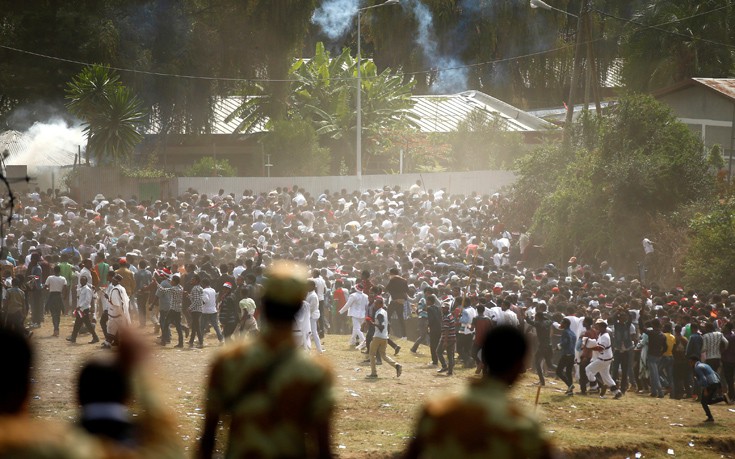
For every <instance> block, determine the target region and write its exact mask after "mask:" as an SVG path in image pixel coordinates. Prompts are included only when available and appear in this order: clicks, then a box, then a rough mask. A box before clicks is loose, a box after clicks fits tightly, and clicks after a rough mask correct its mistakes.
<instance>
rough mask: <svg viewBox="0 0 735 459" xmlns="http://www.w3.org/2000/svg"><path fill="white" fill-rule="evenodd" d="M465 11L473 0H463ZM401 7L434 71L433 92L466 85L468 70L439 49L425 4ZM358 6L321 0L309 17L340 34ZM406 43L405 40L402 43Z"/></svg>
mask: <svg viewBox="0 0 735 459" xmlns="http://www.w3.org/2000/svg"><path fill="white" fill-rule="evenodd" d="M463 2H464V3H466V5H465V7H466V8H467V10H468V11H472V12H476V11H477V10H479V8H480V5H479V3H478V2H477V0H463ZM401 5H402V6H403V8H404V10H405V11H408V12H409V13H411V14H412V15H413V16H414V17H415V18H416V22H417V23H418V30H417V34H416V40H415V41H416V44H417V45H418V46H419V47H420V49H421V52H422V54H423V55H424V58H425V60H426V63H427V64H428V65H429V66H430V67H431V68H432V69H435V71H436V80H435V81H434V82H433V85H432V90H433V92H435V93H443V94H446V93H455V92H460V91H464V90H466V89H467V87H468V84H467V81H468V75H469V73H468V70H467V69H466V68H460V67H462V65H463V63H462V61H461V60H460V59H458V58H457V57H455V55H457V54H459V53H458V52H453V53H442V52H441V51H440V47H439V44H438V42H437V39H436V33H435V30H434V18H433V16H432V14H431V11H430V10H429V8H428V7H427V6H426V5H425V4H424V3H423V2H422V1H421V0H402V1H401ZM359 8H360V0H324V2H323V3H322V4H321V6H319V8H317V9H316V10H315V11H314V14H313V15H312V17H311V21H312V22H313V23H314V24H316V25H318V26H319V28H320V29H321V30H322V32H323V33H324V34H325V35H326V36H327V37H329V38H330V39H331V40H336V39H338V38H339V37H342V36H343V35H344V34H345V33H347V31H349V30H350V29H351V28H352V27H353V23H352V21H353V20H354V18H355V16H356V15H357V10H358V9H359ZM406 46H408V44H407V45H406Z"/></svg>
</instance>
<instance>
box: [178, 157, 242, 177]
mask: <svg viewBox="0 0 735 459" xmlns="http://www.w3.org/2000/svg"><path fill="white" fill-rule="evenodd" d="M236 173H237V171H236V170H235V168H234V167H232V165H231V164H230V161H228V160H226V159H216V158H213V157H211V156H205V157H204V158H202V159H200V160H199V161H197V162H196V163H194V164H193V165H192V166H191V167H190V168H189V169H187V170H186V172H185V176H186V177H234V176H235V174H236Z"/></svg>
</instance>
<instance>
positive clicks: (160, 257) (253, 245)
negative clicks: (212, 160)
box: [0, 182, 735, 457]
mask: <svg viewBox="0 0 735 459" xmlns="http://www.w3.org/2000/svg"><path fill="white" fill-rule="evenodd" d="M507 205H508V203H507V201H506V200H505V199H504V198H503V196H501V195H500V194H495V195H492V196H490V195H480V194H473V195H470V196H453V195H449V194H448V193H447V192H446V191H445V190H428V189H426V188H425V187H424V186H423V184H422V183H420V182H419V183H416V184H415V185H413V186H411V187H410V188H409V189H407V190H401V189H400V188H398V187H396V188H389V187H385V188H383V189H377V190H369V191H365V192H348V191H347V190H341V191H339V192H330V191H327V190H325V191H324V192H323V193H321V194H319V195H318V196H312V195H310V194H309V193H307V192H305V191H304V190H303V189H299V188H298V187H296V186H294V187H292V188H276V189H274V190H273V191H270V192H267V193H266V192H264V193H255V192H252V191H250V190H245V191H244V192H243V193H242V194H241V195H239V196H238V195H235V194H234V193H230V194H226V193H225V192H224V190H220V191H219V193H217V194H215V195H212V196H207V195H205V194H199V193H197V192H196V191H195V190H189V191H188V192H186V193H184V194H183V195H181V196H179V197H177V198H175V199H169V200H155V201H152V200H137V199H136V198H135V197H133V198H131V199H127V200H126V199H123V198H122V197H116V198H108V197H106V196H104V195H102V194H99V195H97V196H95V199H93V200H92V201H90V202H86V203H81V204H80V203H77V202H75V201H73V200H72V199H70V198H69V197H67V196H59V194H58V192H54V191H52V190H49V191H47V192H41V191H40V190H36V191H35V192H33V193H30V194H29V195H28V196H26V197H24V198H23V199H22V200H21V201H20V203H19V205H18V206H17V208H16V209H15V214H14V216H13V223H12V226H11V227H10V231H9V232H8V234H6V235H5V236H4V238H3V239H2V247H3V250H2V260H0V263H1V264H0V267H1V268H2V276H3V280H4V285H5V288H4V289H3V309H2V312H3V318H2V320H3V323H4V324H5V325H6V327H7V328H9V329H11V330H15V331H16V332H19V333H24V334H26V336H30V335H31V334H33V333H47V332H48V333H50V334H51V335H52V336H53V337H59V334H60V321H61V317H62V316H64V315H73V316H74V318H75V320H74V326H73V331H72V333H71V335H70V336H69V337H67V340H68V341H70V342H72V343H76V342H77V340H78V338H79V336H80V335H81V334H89V335H90V338H91V340H90V341H89V342H90V344H95V343H101V345H102V346H104V347H115V346H118V345H120V346H122V347H124V344H123V341H124V339H123V338H122V335H124V334H125V330H126V329H127V328H128V327H131V326H137V327H141V328H145V327H153V328H154V331H155V333H156V334H157V335H158V336H157V343H158V345H161V346H166V345H169V344H171V342H172V340H173V339H174V337H173V336H172V331H171V328H173V329H174V330H175V331H176V337H175V338H176V344H175V346H176V347H184V344H185V340H186V339H188V346H189V347H199V348H201V347H204V346H205V345H220V344H223V343H225V342H226V341H228V340H233V338H234V337H235V336H237V335H250V336H254V337H258V340H259V341H258V342H261V343H264V344H263V346H264V347H262V348H252V347H249V346H251V345H249V344H248V345H244V344H242V343H241V340H236V341H237V342H236V345H235V346H233V347H232V348H228V349H227V350H226V351H225V352H226V354H223V357H222V359H225V357H224V356H229V358H232V359H235V360H238V359H239V360H243V359H255V361H258V362H261V363H259V364H258V365H260V367H259V369H257V368H255V369H254V368H252V367H247V368H243V369H242V370H241V371H242V374H240V375H239V378H240V379H243V381H242V383H239V385H237V384H235V385H233V383H232V381H236V380H239V379H238V378H231V377H229V376H227V374H229V373H228V372H231V371H239V370H235V369H234V368H233V367H231V366H227V365H225V361H226V360H223V361H222V362H219V361H218V362H217V363H215V365H214V367H213V373H212V378H211V381H210V391H212V392H210V394H209V398H210V402H211V403H212V406H211V407H209V408H208V413H209V416H208V420H207V423H206V426H205V427H206V429H205V432H206V433H207V434H206V435H205V436H204V438H203V440H202V442H203V451H207V450H211V444H212V443H211V442H213V435H214V432H212V429H214V428H215V427H216V424H217V420H218V419H219V417H220V416H221V415H222V414H223V412H224V411H228V410H232V409H233V408H232V406H233V405H232V402H233V400H234V399H233V397H234V398H237V396H238V394H239V393H240V392H243V390H242V387H246V388H248V389H249V391H254V392H257V391H268V390H269V388H268V387H264V386H262V380H263V379H268V378H261V383H258V382H257V378H255V380H256V381H255V382H248V381H249V380H250V378H251V377H253V374H254V375H256V376H257V375H260V376H263V375H264V374H265V375H269V374H271V372H273V371H276V370H277V369H279V368H280V367H281V364H280V362H283V361H284V359H285V360H289V359H301V358H302V356H303V355H304V354H306V353H299V354H297V355H299V357H295V355H296V354H293V353H291V352H290V351H284V352H280V351H279V349H281V348H282V347H283V346H285V344H283V343H285V342H286V341H288V342H289V343H292V344H293V343H296V345H297V346H298V347H302V348H304V349H306V350H307V351H310V352H314V353H323V352H328V347H329V346H333V345H335V344H334V343H336V342H337V340H339V339H340V338H332V337H329V338H328V340H329V341H326V340H325V336H326V335H334V334H345V335H349V343H350V345H352V346H355V347H357V348H358V349H361V350H363V352H365V353H366V354H367V361H369V362H370V367H371V372H370V374H369V375H367V377H368V378H376V377H378V373H377V366H378V365H380V364H382V363H383V362H385V363H387V364H389V365H391V366H392V367H393V368H394V370H395V376H396V377H400V376H401V374H402V372H403V366H402V365H401V364H400V363H398V362H396V361H395V360H394V359H393V358H392V357H391V356H389V355H388V354H386V350H387V348H388V347H389V346H390V347H391V348H392V349H393V354H394V356H395V355H398V354H399V352H400V351H401V349H402V347H401V345H402V344H403V346H406V347H408V346H407V345H409V344H410V345H411V346H410V351H411V352H418V350H419V348H420V347H421V346H428V350H429V354H430V355H431V362H430V363H431V364H433V365H435V366H436V367H437V368H436V371H437V372H439V373H441V374H445V375H447V376H451V375H453V374H454V373H455V367H456V365H457V364H459V365H463V366H465V367H471V368H474V369H475V372H476V373H478V374H480V373H482V374H483V375H484V376H486V377H490V378H491V379H492V378H495V380H498V379H499V380H500V381H503V382H504V383H507V384H506V386H507V385H508V384H511V383H512V382H513V381H515V380H516V379H517V377H518V375H519V374H520V373H517V372H516V370H517V368H516V365H518V364H519V362H521V363H520V364H522V361H523V357H524V355H525V347H523V350H524V352H521V353H520V354H519V355H515V354H513V358H512V359H511V358H510V357H508V359H509V360H503V358H501V357H507V355H506V354H508V353H507V352H505V351H504V352H500V351H499V348H497V349H496V348H489V347H488V346H489V345H488V340H486V339H485V338H486V337H487V336H490V335H489V333H493V332H495V331H497V333H498V334H497V336H500V337H501V338H498V339H501V342H502V340H513V339H516V335H512V334H510V335H508V334H507V333H510V332H508V330H514V331H515V332H517V333H518V336H520V337H521V338H520V339H521V341H523V342H524V343H529V350H530V354H531V357H530V361H531V362H533V366H534V369H535V370H536V372H537V374H538V377H539V384H540V385H545V382H546V375H547V373H548V372H549V371H552V370H554V369H555V370H556V375H557V376H558V377H559V379H560V380H562V381H563V382H564V384H565V387H566V393H567V394H568V395H570V396H572V395H574V394H591V393H595V394H598V395H599V396H601V397H604V396H605V394H606V392H607V391H608V390H610V391H611V394H613V396H614V397H615V398H620V397H622V396H623V395H624V394H625V393H627V392H629V391H631V390H635V391H637V392H640V393H646V394H650V395H651V396H653V397H659V398H662V397H664V396H665V395H667V394H668V395H669V396H670V397H671V398H683V397H693V396H695V395H696V396H697V397H698V400H699V401H700V402H701V404H702V406H703V408H704V410H705V413H706V414H707V420H708V421H712V420H713V419H714V417H713V415H712V413H711V410H710V408H709V405H711V404H714V403H717V402H720V401H726V402H728V401H729V400H728V397H732V396H734V395H735V393H734V392H733V374H734V373H735V344H733V341H734V340H735V334H733V327H732V324H731V323H730V321H729V319H730V317H731V314H732V312H733V307H735V295H730V294H729V292H727V291H721V292H716V293H713V292H702V291H697V290H689V289H682V288H671V289H664V288H661V287H658V286H656V285H655V284H650V283H642V282H641V280H642V279H641V277H642V276H641V274H640V272H637V273H634V274H632V275H629V274H627V273H623V272H621V273H617V272H616V271H615V269H614V268H613V267H612V266H610V265H609V264H608V263H607V262H606V261H602V262H593V261H592V260H590V261H589V262H584V263H583V261H584V260H578V259H577V257H572V258H570V259H569V261H568V263H566V264H562V263H546V264H543V263H538V264H539V266H533V263H534V259H537V258H535V257H533V253H532V251H533V250H534V246H533V245H532V244H531V238H530V235H529V233H528V232H527V231H525V230H524V229H523V228H519V229H515V228H507V227H506V225H505V224H504V213H505V210H506V207H507ZM649 242H650V241H649ZM644 246H645V243H644ZM651 247H652V245H651ZM652 253H653V250H652V248H651V250H650V253H649V251H648V250H646V254H645V255H646V258H645V260H644V261H643V262H644V265H645V264H648V263H651V260H652V256H651V254H652ZM278 260H292V261H298V262H300V263H303V264H304V265H305V266H307V267H308V269H309V271H308V275H306V274H304V275H303V276H301V277H299V279H301V278H302V277H303V278H304V283H303V284H304V285H303V296H301V293H299V294H297V295H291V296H289V294H288V292H292V291H293V290H294V288H291V289H289V288H286V287H284V285H288V282H291V283H296V284H298V285H299V286H298V288H295V290H296V291H298V292H301V289H302V287H301V284H300V280H298V281H297V280H294V279H293V278H292V276H291V277H290V276H289V275H288V274H287V273H283V272H280V271H278V270H276V272H275V274H273V271H271V274H270V275H269V273H268V271H267V269H269V268H273V267H278V266H279V263H278ZM294 269H295V268H294ZM642 271H643V272H645V270H642ZM307 277H308V281H307V280H306V278H307ZM273 279H279V280H280V281H279V282H281V283H280V284H277V285H276V286H274V285H271V286H270V288H269V287H268V285H269V282H270V281H272V280H273ZM289 279H290V281H289ZM643 281H644V282H645V279H643ZM284 282H285V283H286V284H284ZM278 290H281V291H282V292H281V293H283V294H284V295H285V297H280V296H278V295H276V294H275V293H273V292H274V291H278ZM269 295H270V296H269ZM296 297H299V299H298V301H296V300H295V298H296ZM284 304H288V305H294V304H297V305H298V307H297V308H296V309H294V310H293V311H291V309H292V308H284V307H283V305H284ZM268 305H270V306H271V310H270V312H269V309H268ZM274 305H280V306H281V312H280V313H279V312H274V309H273V308H274ZM283 311H288V313H284V312H283ZM279 314H285V316H283V315H279ZM49 319H50V322H51V327H48V326H44V325H43V324H44V322H47V321H48V320H49ZM274 324H275V325H274ZM286 329H288V333H287V334H288V337H289V338H288V339H286V338H285V335H286V333H285V330H286ZM501 332H502V333H501ZM503 333H506V335H503ZM503 336H504V337H505V338H502V337H503ZM409 337H411V338H412V341H413V343H410V342H408V341H407V339H408V338H409ZM215 339H216V341H215ZM323 340H324V341H326V342H324V341H323ZM491 342H493V343H496V344H497V341H491ZM243 346H244V347H243ZM524 346H525V344H524ZM287 347H288V346H286V347H284V349H286V348H287ZM288 348H289V349H290V347H288ZM248 356H249V357H248ZM258 359H260V360H258ZM271 359H272V360H273V361H275V362H278V365H276V366H275V367H271V366H269V365H268V364H267V362H268V361H270V360H271ZM299 362H301V361H300V360H299ZM298 365H303V368H304V372H305V373H308V374H309V375H310V377H311V378H313V379H310V380H309V381H311V382H310V384H315V385H317V386H318V387H320V388H321V387H324V386H325V385H328V384H327V382H326V381H327V380H328V375H327V374H326V373H323V372H322V370H319V371H317V370H314V369H313V367H311V366H309V365H307V364H306V363H304V362H301V363H298V364H297V363H294V364H293V366H294V367H297V366H298ZM253 371H255V373H251V372H253ZM246 380H247V381H246ZM496 382H497V381H496ZM575 383H576V384H578V385H579V390H578V391H575V389H576V387H575ZM259 384H261V385H259ZM251 385H252V387H251ZM317 392H319V393H322V391H321V390H320V391H317ZM487 393H492V394H495V395H493V396H496V395H497V393H496V392H494V391H487ZM499 393H502V391H500V392H499ZM482 394H486V392H484V391H480V392H477V393H474V392H473V395H472V397H480V398H481V397H482V396H483V395H482ZM243 403H244V402H243ZM305 403H306V402H305ZM309 403H319V406H318V407H314V410H313V411H311V412H310V414H309V415H310V416H312V415H315V414H317V413H322V414H324V416H327V415H328V413H329V412H330V409H329V406H331V403H332V402H331V400H330V398H329V395H328V394H327V393H324V395H323V396H321V397H320V400H318V401H317V400H316V399H315V400H312V401H310V402H309ZM459 405H461V404H459ZM238 406H239V405H238ZM247 406H249V405H247V404H245V405H242V407H241V408H243V409H245V408H246V407H247ZM506 408H508V407H506ZM508 409H510V408H508ZM430 412H434V411H432V410H429V413H430ZM229 414H230V415H231V416H235V417H236V416H237V415H238V413H237V411H229ZM427 416H428V414H427ZM304 417H307V416H306V414H304ZM263 422H265V421H263ZM422 422H423V421H422ZM488 422H489V421H488ZM429 424H430V423H429ZM420 425H422V426H423V425H424V424H420ZM427 425H428V424H427ZM261 427H262V429H265V430H268V429H270V425H267V426H261ZM322 427H324V428H326V426H322ZM313 428H314V429H315V430H314V431H313V432H312V433H313V435H314V436H315V437H316V439H317V445H323V438H322V435H323V434H324V432H323V431H322V430H323V429H321V428H320V425H319V423H318V422H317V423H316V424H315V425H314V426H313ZM422 428H423V427H422ZM432 428H434V427H426V429H428V430H426V431H427V432H430V431H431V429H432ZM262 429H261V433H262ZM256 431H258V429H256ZM251 434H252V435H255V434H254V433H252V432H251ZM272 434H273V435H280V434H278V433H275V432H273V433H272ZM284 435H285V434H284ZM274 438H277V437H274ZM417 438H418V437H417ZM427 438H433V437H432V436H431V435H429V437H427ZM231 440H232V439H231ZM241 440H242V439H239V440H238V441H241ZM242 441H245V440H242ZM542 443H543V442H542ZM529 444H530V443H529ZM251 446H252V445H251ZM230 447H231V448H233V450H235V451H242V450H241V449H240V448H246V449H247V448H248V447H250V446H242V445H239V444H238V445H232V444H231V445H230ZM317 449H319V447H317ZM410 449H411V451H413V452H414V453H415V454H419V452H418V451H419V450H421V451H423V452H422V453H421V454H426V450H425V449H422V447H421V445H412V446H411V448H410ZM438 450H441V448H439V449H438ZM302 452H303V451H299V452H295V451H291V452H289V453H288V454H287V455H290V456H293V457H299V456H297V455H296V456H294V454H297V453H298V454H300V453H302ZM537 452H538V453H539V454H541V452H548V450H547V448H545V447H541V446H540V447H539V448H537ZM414 453H412V454H414ZM544 454H545V453H544ZM204 455H205V456H206V454H204ZM534 455H535V454H534ZM237 456H238V454H235V456H234V457H237ZM422 457H423V456H422Z"/></svg>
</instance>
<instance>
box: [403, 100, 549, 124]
mask: <svg viewBox="0 0 735 459" xmlns="http://www.w3.org/2000/svg"><path fill="white" fill-rule="evenodd" d="M412 99H413V100H414V102H415V103H416V105H415V106H414V108H413V112H414V114H415V115H416V116H417V117H418V121H417V123H418V125H419V129H420V130H421V132H454V131H456V130H457V126H458V125H459V123H461V122H462V121H464V120H465V119H466V118H467V116H468V115H469V114H470V113H472V112H473V111H474V110H481V111H483V112H485V113H488V114H491V115H494V116H497V117H499V118H501V119H502V120H504V121H505V126H506V129H507V130H508V131H513V132H533V131H546V130H549V129H554V128H555V126H554V125H553V124H551V123H549V122H547V121H544V120H542V119H541V118H537V117H535V116H533V115H530V114H529V113H527V112H524V111H523V110H520V109H518V108H516V107H514V106H512V105H510V104H507V103H505V102H503V101H501V100H499V99H496V98H494V97H492V96H489V95H487V94H484V93H482V92H479V91H465V92H461V93H459V94H451V95H445V96H414V97H412Z"/></svg>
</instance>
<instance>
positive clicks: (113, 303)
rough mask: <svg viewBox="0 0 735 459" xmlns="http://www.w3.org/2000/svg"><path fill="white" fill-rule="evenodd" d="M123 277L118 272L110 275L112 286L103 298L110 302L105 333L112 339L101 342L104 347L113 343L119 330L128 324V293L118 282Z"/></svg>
mask: <svg viewBox="0 0 735 459" xmlns="http://www.w3.org/2000/svg"><path fill="white" fill-rule="evenodd" d="M122 279H123V277H122V276H121V275H120V274H115V275H114V276H113V277H112V288H111V289H110V293H109V294H106V295H105V298H106V299H107V301H108V302H109V303H110V306H109V310H108V311H107V316H108V318H109V320H108V321H107V334H108V339H109V338H111V339H112V341H105V343H107V344H103V346H105V347H110V346H111V345H112V344H115V343H116V342H117V340H118V335H119V333H120V330H121V329H122V328H124V327H126V326H129V325H130V312H129V308H130V300H129V299H128V294H127V292H126V291H125V287H123V286H122V285H121V284H120V281H121V280H122Z"/></svg>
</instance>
